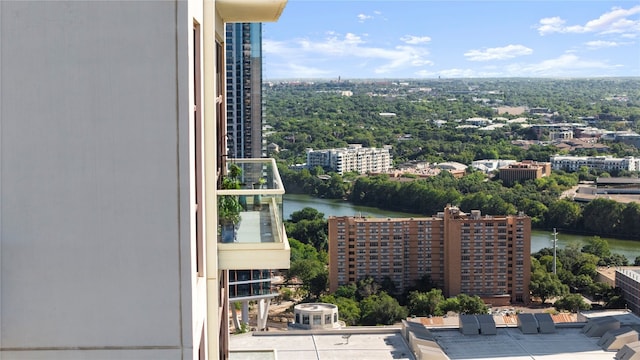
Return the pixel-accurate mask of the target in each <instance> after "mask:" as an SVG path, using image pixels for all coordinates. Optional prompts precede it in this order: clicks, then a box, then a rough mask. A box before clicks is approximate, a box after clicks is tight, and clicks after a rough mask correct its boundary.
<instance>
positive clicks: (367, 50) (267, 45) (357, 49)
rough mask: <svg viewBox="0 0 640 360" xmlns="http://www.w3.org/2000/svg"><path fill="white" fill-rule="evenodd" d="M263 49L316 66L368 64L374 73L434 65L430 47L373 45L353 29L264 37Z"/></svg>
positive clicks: (276, 55) (369, 69)
mask: <svg viewBox="0 0 640 360" xmlns="http://www.w3.org/2000/svg"><path fill="white" fill-rule="evenodd" d="M263 51H264V52H265V53H267V54H268V56H269V58H270V59H274V58H275V57H278V58H282V59H283V61H286V62H295V63H297V64H304V66H308V67H312V66H315V67H316V68H317V69H322V68H327V69H331V67H332V66H333V67H336V65H335V63H336V62H341V64H342V65H341V66H349V65H352V66H357V67H367V68H368V71H372V72H374V73H376V74H389V73H392V72H394V71H396V70H405V69H406V68H412V67H421V66H429V65H433V63H432V62H431V61H430V60H429V59H428V56H429V51H428V50H427V49H425V48H424V47H420V46H413V45H408V44H402V45H396V46H393V47H389V48H382V47H376V46H371V45H370V44H368V43H367V41H366V36H360V35H357V34H354V33H346V34H345V35H340V34H337V33H335V32H331V33H327V36H326V37H325V38H324V39H317V40H311V39H307V38H305V39H294V40H290V41H287V42H275V41H269V40H267V39H265V40H264V41H263ZM358 60H366V65H362V64H360V65H355V62H356V61H358ZM301 68H302V67H301ZM292 69H293V68H292ZM332 71H333V70H327V72H332ZM298 77H299V76H298Z"/></svg>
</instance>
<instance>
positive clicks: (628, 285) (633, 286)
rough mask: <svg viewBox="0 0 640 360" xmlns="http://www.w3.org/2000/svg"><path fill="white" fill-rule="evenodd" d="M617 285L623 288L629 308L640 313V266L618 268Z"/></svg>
mask: <svg viewBox="0 0 640 360" xmlns="http://www.w3.org/2000/svg"><path fill="white" fill-rule="evenodd" d="M616 287H617V288H620V289H621V290H622V294H623V296H624V300H625V301H626V302H627V306H628V307H629V310H631V311H633V313H635V314H636V315H640V267H635V266H633V267H631V266H630V267H621V268H618V269H616Z"/></svg>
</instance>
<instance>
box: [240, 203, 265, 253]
mask: <svg viewBox="0 0 640 360" xmlns="http://www.w3.org/2000/svg"><path fill="white" fill-rule="evenodd" d="M240 216H241V218H242V220H241V221H240V224H239V226H238V233H237V236H236V242H239V243H242V244H249V243H260V242H274V239H273V233H272V231H273V229H272V227H271V216H270V214H269V207H268V206H264V208H263V209H262V210H259V211H243V212H241V213H240ZM257 224H259V226H256V225H257Z"/></svg>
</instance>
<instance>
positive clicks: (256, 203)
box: [217, 158, 286, 244]
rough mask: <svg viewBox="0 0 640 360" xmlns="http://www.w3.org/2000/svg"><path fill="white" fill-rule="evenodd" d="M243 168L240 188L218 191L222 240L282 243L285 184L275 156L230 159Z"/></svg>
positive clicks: (220, 239)
mask: <svg viewBox="0 0 640 360" xmlns="http://www.w3.org/2000/svg"><path fill="white" fill-rule="evenodd" d="M228 164H229V166H231V164H235V165H237V166H238V167H240V169H241V170H242V171H241V174H240V176H239V179H238V182H239V183H240V187H241V188H240V189H220V190H218V192H217V193H218V205H219V206H218V224H219V231H218V242H221V243H240V244H245V243H246V244H250V243H282V242H284V241H285V239H284V237H285V236H286V235H285V234H284V225H283V222H282V217H283V215H282V211H283V210H282V195H284V187H283V186H282V180H281V179H280V174H279V173H278V169H277V167H276V162H275V160H274V159H267V158H261V159H230V160H229V161H228Z"/></svg>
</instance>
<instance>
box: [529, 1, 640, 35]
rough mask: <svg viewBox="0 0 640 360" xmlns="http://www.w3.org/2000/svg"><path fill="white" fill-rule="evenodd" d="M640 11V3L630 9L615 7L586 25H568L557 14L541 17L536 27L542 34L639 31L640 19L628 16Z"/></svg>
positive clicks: (624, 32) (625, 32)
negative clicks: (632, 18)
mask: <svg viewBox="0 0 640 360" xmlns="http://www.w3.org/2000/svg"><path fill="white" fill-rule="evenodd" d="M639 13H640V5H637V6H634V7H632V8H630V9H623V8H619V7H614V8H612V9H611V11H609V12H606V13H604V14H602V15H600V17H599V18H597V19H593V20H589V21H587V22H586V23H585V24H584V25H571V26H566V25H565V23H566V21H565V20H563V19H561V18H560V17H557V16H555V17H549V18H543V19H540V21H539V23H538V25H537V27H536V28H537V30H538V33H540V35H548V34H552V33H598V34H611V33H616V34H627V33H638V32H640V20H631V19H628V17H629V16H632V15H636V14H639Z"/></svg>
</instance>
